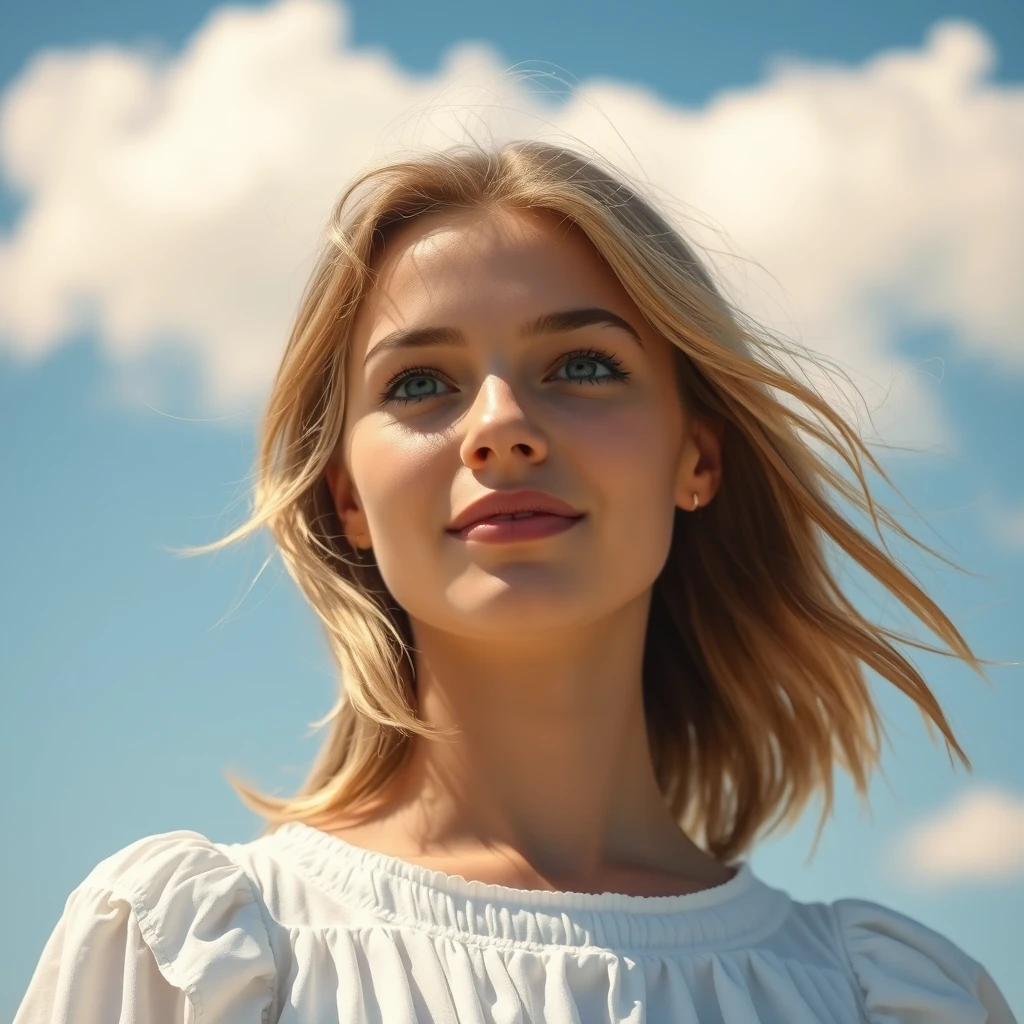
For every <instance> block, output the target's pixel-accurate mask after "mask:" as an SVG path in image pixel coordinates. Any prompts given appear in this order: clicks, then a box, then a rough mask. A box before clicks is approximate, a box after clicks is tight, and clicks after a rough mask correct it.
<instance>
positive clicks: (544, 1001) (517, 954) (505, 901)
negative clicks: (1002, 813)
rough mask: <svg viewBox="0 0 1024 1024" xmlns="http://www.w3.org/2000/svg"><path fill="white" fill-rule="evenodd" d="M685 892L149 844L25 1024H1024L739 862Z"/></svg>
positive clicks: (881, 922) (71, 921) (44, 961)
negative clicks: (529, 881) (610, 889)
mask: <svg viewBox="0 0 1024 1024" xmlns="http://www.w3.org/2000/svg"><path fill="white" fill-rule="evenodd" d="M733 866H734V867H736V868H737V869H738V871H737V874H736V875H735V876H734V877H733V878H731V879H730V880H729V881H728V882H726V883H725V884H723V885H719V886H716V887H714V888H712V889H707V890H704V891H703V892H697V893H692V894H688V895H684V896H625V895H621V894H615V893H604V894H602V895H597V894H593V893H573V892H544V891H531V890H525V889H513V888H507V887H504V886H498V885H486V884H484V883H482V882H472V881H466V880H465V879H464V878H462V877H461V876H458V875H447V874H444V873H442V872H438V871H432V870H430V869H428V868H425V867H421V866H419V865H415V864H411V863H408V862H406V861H403V860H399V859H398V858H395V857H391V856H387V855H385V854H382V853H377V852H376V851H370V850H364V849H361V848H359V847H356V846H353V845H351V844H350V843H346V842H345V841H343V840H341V839H339V838H337V837H335V836H332V835H329V834H327V833H325V832H321V831H319V830H317V829H314V828H312V827H310V826H308V825H301V824H289V825H285V826H283V827H281V828H280V829H279V830H278V831H277V832H275V833H274V834H272V835H269V836H263V837H261V838H259V839H257V840H255V841H253V842H249V843H213V842H211V841H210V840H208V839H206V838H205V837H204V836H202V835H199V834H198V833H196V832H187V831H178V832H167V833H164V834H162V835H154V836H148V837H146V838H144V839H140V840H138V841H137V842H134V843H132V844H130V845H129V846H126V847H125V848H124V849H122V850H120V851H118V852H117V853H115V854H113V855H112V856H110V857H108V858H107V859H106V860H103V861H101V862H100V863H99V864H98V865H97V866H96V867H95V868H94V869H93V870H92V872H90V874H89V875H88V877H87V878H86V879H85V880H84V881H83V882H82V884H81V885H79V886H78V888H76V889H75V890H74V892H72V894H71V896H70V897H69V898H68V901H67V903H66V904H65V907H64V912H63V914H62V916H61V918H60V920H59V921H58V922H57V925H56V927H55V929H54V931H53V933H52V935H51V936H50V938H49V939H48V940H47V943H46V945H45V947H44V949H43V952H42V957H41V959H40V960H39V963H38V966H37V967H36V970H35V973H34V974H33V976H32V980H31V982H30V983H29V987H28V991H27V993H26V995H25V997H24V1000H23V1002H22V1004H21V1007H20V1009H19V1010H18V1014H17V1016H16V1017H15V1024H56V1022H58V1021H60V1022H73V1024H115V1022H118V1024H172V1022H173V1024H182V1022H186V1024H271V1022H281V1024H298V1022H303V1024H314V1022H315V1024H330V1022H339V1024H356V1022H359V1024H370V1022H373V1024H378V1022H381V1024H412V1022H420V1024H426V1022H432V1024H456V1022H462V1024H469V1022H472V1024H483V1022H495V1024H498V1022H500V1024H541V1022H543V1024H599V1022H606V1021H607V1022H610V1021H616V1022H624V1021H629V1022H633V1024H641V1022H645V1024H697V1022H700V1024H864V1022H869V1024H897V1022H915V1024H923V1022H928V1024H985V1022H988V1024H1016V1022H1015V1021H1014V1017H1013V1014H1012V1013H1011V1012H1010V1008H1009V1007H1008V1006H1007V1004H1006V1002H1005V1000H1004V999H1003V997H1002V996H1001V995H1000V993H999V991H998V989H997V988H996V986H995V985H994V984H993V982H992V979H991V978H990V977H989V975H988V973H987V972H986V971H985V969H984V968H983V967H982V966H981V965H980V964H979V963H977V962H976V961H975V960H972V959H971V957H969V956H968V955H967V954H966V953H964V952H963V951H962V950H961V949H959V948H958V947H957V946H956V945H954V944H953V943H952V942H950V941H949V940H948V939H946V938H944V937H943V936H941V935H939V934H938V933H936V932H934V931H932V930H931V929H929V928H926V927H925V926H924V925H923V924H920V923H918V922H917V921H914V920H912V919H911V918H908V917H905V916H904V915H902V914H900V913H897V912H896V911H894V910H889V909H887V908H885V907H882V906H879V905H878V904H875V903H869V902H867V901H865V900H855V899H843V900H838V901H836V902H835V903H831V904H826V903H797V902H795V901H794V900H792V899H790V898H789V896H787V895H786V894H785V893H784V892H782V891H780V890H777V889H773V888H771V887H769V886H768V885H766V884H765V883H763V882H762V881H760V880H759V879H758V878H756V877H755V876H754V875H753V874H752V873H751V869H750V867H749V864H748V863H747V862H746V861H740V862H737V863H736V864H734V865H733Z"/></svg>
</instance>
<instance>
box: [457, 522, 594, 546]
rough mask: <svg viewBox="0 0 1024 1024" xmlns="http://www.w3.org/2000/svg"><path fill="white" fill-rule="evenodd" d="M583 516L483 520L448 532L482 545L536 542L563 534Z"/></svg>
mask: <svg viewBox="0 0 1024 1024" xmlns="http://www.w3.org/2000/svg"><path fill="white" fill-rule="evenodd" d="M582 518H583V516H575V517H574V518H569V517H568V516H553V515H533V516H524V517H523V518H522V519H497V520H495V519H485V520H481V521H480V522H479V523H473V524H472V525H470V526H467V527H465V528H464V529H462V530H451V531H449V532H450V533H451V535H452V536H453V537H458V538H459V539H460V540H473V541H480V542H482V543H484V544H506V543H508V542H509V541H515V540H537V539H538V538H540V537H552V536H554V535H555V534H556V533H564V532H565V531H566V530H569V529H571V528H572V527H573V526H575V525H576V524H577V523H578V522H579V521H580V520H581V519H582Z"/></svg>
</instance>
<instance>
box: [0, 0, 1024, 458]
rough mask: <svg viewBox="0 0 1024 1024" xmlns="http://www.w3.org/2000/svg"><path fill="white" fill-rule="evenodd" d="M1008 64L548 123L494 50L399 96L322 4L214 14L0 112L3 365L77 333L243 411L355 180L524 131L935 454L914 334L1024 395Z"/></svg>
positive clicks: (548, 115) (621, 89)
mask: <svg viewBox="0 0 1024 1024" xmlns="http://www.w3.org/2000/svg"><path fill="white" fill-rule="evenodd" d="M993 62H994V53H993V50H992V47H991V45H990V43H989V42H988V40H987V39H986V38H985V37H984V35H983V34H981V33H980V32H979V31H978V30H977V29H976V28H975V27H973V26H972V25H970V24H968V23H965V22H956V21H953V22H943V23H939V24H938V25H936V26H935V27H934V28H933V30H932V31H931V32H930V33H929V35H928V38H927V39H926V40H925V42H924V43H923V45H922V47H921V48H920V49H916V50H906V51H891V52H884V53H881V54H879V55H878V56H876V57H875V58H873V59H871V60H869V61H868V62H866V63H865V64H863V65H862V66H859V67H852V68H845V67H835V66H822V65H810V64H801V63H796V62H792V61H790V62H787V63H785V64H778V65H776V66H774V67H773V68H772V69H771V71H770V73H769V74H768V75H767V77H766V79H765V81H764V82H763V83H762V84H760V85H758V86H757V87H754V88H748V89H742V90H730V91H724V92H722V93H720V94H718V95H717V96H716V97H715V98H714V99H713V100H712V101H711V102H710V103H709V104H708V105H707V106H706V107H705V108H703V109H701V110H687V109H684V108H681V107H679V106H674V105H672V104H670V103H667V102H665V101H663V100H661V99H659V98H658V97H657V96H655V95H653V94H651V93H650V92H648V91H646V90H644V89H642V88H638V87H636V86H634V85H628V84H625V83H621V82H612V81H591V82H585V83H583V84H582V85H580V86H579V87H578V88H576V89H575V90H573V91H572V92H571V93H569V94H568V95H567V96H564V97H561V98H559V99H558V100H557V101H556V102H552V101H551V99H550V97H549V98H544V97H542V96H540V95H538V93H537V90H536V88H535V83H534V82H532V81H531V80H530V79H528V78H523V77H522V76H517V75H511V74H505V73H503V71H502V65H501V62H500V59H499V57H498V55H497V54H495V53H494V52H492V51H490V50H489V49H487V48H486V47H480V46H476V45H472V46H469V45H467V46H461V47H458V48H456V49H454V50H453V51H452V52H451V53H450V54H449V55H448V58H447V60H446V61H445V63H444V64H443V66H442V67H441V68H440V69H439V71H438V72H437V74H435V75H432V76H417V75H413V74H410V73H407V72H405V71H404V70H403V69H401V68H400V67H398V66H397V65H396V64H395V63H394V62H393V61H392V60H391V59H390V58H389V57H388V56H387V55H386V54H384V53H381V52H378V51H370V50H357V49H355V48H353V47H352V46H351V45H350V43H349V41H348V35H347V13H346V10H345V8H343V7H339V6H337V5H335V4H332V3H328V2H325V0H282V2H279V3H276V4H273V5H270V6H266V7H261V8H258V9H251V8H223V9H220V10H218V11H217V12H215V14H214V15H213V16H212V17H211V18H210V19H209V20H208V21H207V23H206V24H205V25H204V26H203V27H202V28H201V29H200V30H199V31H198V32H197V33H196V35H195V36H194V37H193V39H192V40H191V41H190V42H189V44H188V45H187V47H186V48H185V49H184V51H183V52H182V53H180V54H177V55H173V56H169V55H162V54H158V53H153V52H147V51H144V50H134V51H133V50H127V49H122V48H117V47H98V48H90V49H83V50H79V51H60V52H56V51H54V52H45V53H41V54H39V55H38V56H37V57H36V59H35V60H33V61H32V62H31V63H30V64H29V65H28V66H27V68H26V69H25V71H24V73H23V74H22V75H21V77H20V78H19V79H18V80H17V81H15V82H14V83H13V84H12V85H11V86H10V87H9V89H8V90H7V93H6V95H5V96H4V98H3V105H2V110H0V166H2V168H3V172H4V174H5V176H6V180H7V182H8V184H9V185H10V186H12V187H13V188H14V189H16V190H17V191H18V192H20V193H21V194H22V195H23V196H24V199H25V204H26V205H25V208H24V214H23V215H22V216H21V218H20V219H19V221H18V223H17V224H16V225H15V227H14V229H13V231H12V233H11V235H10V236H9V237H8V238H7V239H5V240H3V241H0V345H2V346H3V347H5V348H6V349H8V350H9V351H11V352H13V353H15V354H16V355H18V356H19V357H21V358H23V359H26V360H27V359H36V358H41V357H43V356H44V355H45V354H46V353H47V352H49V351H52V350H53V349H54V348H55V347H56V346H58V345H60V344H62V343H63V342H64V341H65V340H66V339H67V338H68V337H69V336H70V335H71V334H72V333H73V332H75V331H77V330H81V329H83V328H89V329H93V330H94V331H95V333H96V337H97V339H98V342H99V344H101V345H102V346H103V347H104V349H105V351H106V352H107V354H108V355H109V357H110V360H111V362H112V364H113V365H114V366H115V367H117V368H119V369H121V370H122V371H124V370H125V369H128V370H130V371H131V370H132V368H134V371H137V370H138V369H139V368H140V367H141V368H143V370H144V368H145V367H146V365H147V360H151V359H152V357H153V355H154V353H159V352H161V351H170V352H173V353H177V354H178V355H179V356H181V355H184V356H186V357H187V358H194V360H195V362H196V365H197V366H198V368H199V370H200V382H201V385H202V388H203V393H202V394H201V395H200V396H199V403H200V407H201V408H204V409H205V410H206V411H207V412H209V413H211V414H216V413H225V412H227V413H230V412H233V411H237V410H238V409H239V408H240V407H242V406H243V405H245V406H251V405H252V404H253V403H257V402H259V401H261V400H262V397H263V396H264V394H265V391H266V388H267V387H268V385H269V381H270V379H271V376H272V374H273V371H274V368H275V366H276V362H277V359H278V358H279V356H280V353H281V350H282V348H283V345H284V341H285V338H286V335H287V331H288V327H289V325H290V320H291V317H292V315H293V314H294V310H295V306H296V303H297V301H298V298H299V294H300V292H301V289H302V286H303V284H304V282H305V279H306V277H307V275H308V272H309V269H310V267H311V262H312V256H313V253H314V251H315V248H316V245H317V242H318V240H319V237H320V232H321V230H322V227H323V224H324V221H325V217H326V214H327V212H328V209H329V207H330V205H331V203H332V202H333V200H334V198H335V197H336V195H337V193H338V192H339V191H340V189H341V187H342V186H343V185H344V183H345V181H346V180H347V179H348V178H349V177H351V176H352V175H353V174H354V173H355V172H357V171H358V170H360V169H362V168H363V167H365V166H366V165H367V163H369V162H372V161H375V160H378V159H380V158H382V157H386V156H390V155H393V154H395V153H397V152H403V151H407V150H408V149H410V148H413V149H414V148H417V147H420V146H439V145H445V144H447V143H449V142H453V141H460V140H461V139H463V138H465V136H466V134H467V133H471V134H473V135H474V136H475V137H480V136H481V135H483V136H484V137H487V138H493V139H499V140H500V139H502V138H506V137H511V136H520V135H526V134H529V135H531V136H534V137H545V138H552V139H563V140H565V139H568V140H575V141H576V142H577V143H579V144H583V145H585V146H590V147H593V148H595V149H596V150H597V151H599V152H601V153H602V154H605V155H606V156H607V157H608V158H609V159H611V160H612V161H613V162H616V163H617V164H619V165H620V166H622V167H623V168H624V170H626V171H627V172H628V173H630V174H632V175H633V177H634V179H639V180H640V181H641V182H642V183H643V184H644V186H645V187H646V188H648V190H649V191H651V192H652V193H653V194H654V195H655V197H656V198H659V199H661V200H662V201H663V202H666V203H668V204H669V206H670V209H671V211H672V215H673V216H674V217H675V218H676V219H677V220H678V221H679V222H680V223H681V224H682V226H683V227H684V229H686V230H687V231H689V233H690V234H691V236H692V237H694V238H695V239H696V240H697V241H698V242H700V243H702V244H703V245H704V246H706V247H707V249H708V251H709V258H711V260H712V262H713V263H714V265H715V266H716V268H717V270H718V272H719V274H720V276H721V278H722V280H723V281H724V283H725V285H726V287H727V290H728V291H729V294H730V295H731V296H733V297H734V298H735V299H736V301H737V302H738V303H740V304H741V305H742V306H743V307H744V308H745V309H747V310H749V311H750V312H751V313H752V314H753V315H755V316H756V317H758V318H760V319H761V320H762V321H764V322H765V323H767V324H768V325H769V326H770V327H772V328H774V329H777V330H779V331H781V332H782V333H784V334H786V335H788V336H790V337H795V338H797V339H798V340H799V341H802V342H803V343H804V344H806V345H808V346H809V347H811V348H813V349H816V350H819V351H822V352H824V353H825V354H827V355H829V356H831V357H833V358H836V359H838V360H840V361H841V362H842V363H843V364H845V365H846V366H847V367H849V368H850V369H851V370H852V371H853V373H854V379H855V380H856V381H857V383H858V384H859V385H860V386H861V387H862V389H864V390H865V394H866V397H867V398H868V402H869V405H870V406H871V407H872V408H873V410H874V412H875V414H876V417H877V418H876V425H877V426H878V428H879V429H880V430H882V432H883V433H885V434H886V436H887V437H888V438H889V439H891V440H892V439H896V440H911V441H913V440H916V441H936V440H944V439H946V438H944V434H943V423H942V420H941V416H940V414H939V409H938V402H937V397H936V390H935V386H934V379H933V375H932V372H931V371H932V368H931V367H930V366H918V365H915V364H914V363H913V362H911V361H909V360H907V359H906V358H905V357H903V356H901V354H900V350H899V345H898V340H899V337H900V333H901V331H902V330H905V329H906V328H907V327H908V326H915V325H916V326H933V327H938V328H940V329H942V330H943V331H945V332H948V334H949V336H950V338H951V340H952V342H953V343H954V344H958V345H960V346H963V347H964V348H966V349H968V350H970V351H972V352H974V353H976V354H977V356H978V357H979V358H984V359H987V360H989V361H990V362H991V363H992V364H994V365H996V366H997V367H999V368H1000V369H1002V370H1005V371H1007V372H1012V373H1020V372H1024V299H1022V290H1021V289H1020V288H1019V287H1017V285H1016V283H1015V282H1014V281H1012V280H1011V274H1012V273H1013V272H1014V271H1015V269H1016V268H1017V267H1019V266H1020V261H1021V255H1022V252H1021V242H1020V239H1021V227H1022V226H1024V189H1022V188H1021V186H1020V182H1021V181H1022V180H1024V90H1022V89H1019V88H1011V87H1005V86H997V85H994V84H992V83H991V82H990V81H987V78H986V76H987V73H988V72H989V70H990V69H991V67H992V65H993ZM758 265H760V267H763V268H764V270H762V269H760V267H759V266H758ZM134 371H132V372H134ZM885 395H888V396H889V398H888V400H886V401H884V402H883V401H882V399H883V396H885Z"/></svg>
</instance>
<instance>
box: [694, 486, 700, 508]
mask: <svg viewBox="0 0 1024 1024" xmlns="http://www.w3.org/2000/svg"><path fill="white" fill-rule="evenodd" d="M699 504H700V498H698V497H697V492H696V491H694V492H693V510H692V511H694V512H696V511H697V506H698V505H699Z"/></svg>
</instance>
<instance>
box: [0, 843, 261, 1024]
mask: <svg viewBox="0 0 1024 1024" xmlns="http://www.w3.org/2000/svg"><path fill="white" fill-rule="evenodd" d="M275 975H276V971H275V966H274V957H273V952H272V949H271V945H270V940H269V936H268V931H267V926H266V924H265V922H264V917H263V914H262V912H261V904H260V903H259V901H258V900H257V898H256V894H255V891H254V889H253V887H252V884H251V882H250V880H249V878H248V876H247V875H246V874H245V872H244V871H243V870H242V868H240V867H239V866H238V865H236V864H235V863H234V862H233V861H232V860H230V859H229V858H228V857H227V856H226V855H225V854H224V853H222V852H221V851H220V850H218V849H217V848H216V847H215V846H214V845H213V844H212V843H211V842H210V841H209V840H208V839H206V838H205V837H204V836H202V835H200V834H199V833H197V832H188V831H177V832H166V833H163V834H160V835H154V836H148V837H146V838H144V839H140V840H138V841H136V842H134V843H132V844H130V845H129V846H126V847H125V848H124V849H122V850H119V851H118V852H117V853H115V854H113V855H112V856H110V857H108V858H107V859H106V860H103V861H101V862H100V863H99V864H98V865H97V866H96V867H95V868H94V869H93V870H92V871H91V872H90V873H89V875H88V876H87V877H86V879H85V880H84V881H83V882H82V883H81V885H79V886H78V887H77V888H76V889H75V890H74V891H73V892H72V893H71V895H70V896H69V897H68V900H67V902H66V904H65V906H64V911H63V913H62V915H61V917H60V919H59V920H58V922H57V925H56V927H55V928H54V930H53V932H52V933H51V935H50V937H49V939H48V940H47V942H46V945H45V946H44V948H43V952H42V955H41V957H40V959H39V962H38V964H37V965H36V968H35V972H34V973H33V975H32V978H31V981H30V982H29V986H28V990H27V992H26V993H25V996H24V998H23V999H22V1002H21V1006H20V1008H19V1009H18V1012H17V1014H16V1016H15V1018H14V1024H58V1022H60V1024H65V1022H68V1024H71V1022H73V1024H114V1022H117V1024H202V1022H207V1024H213V1022H217V1024H269V1022H270V1021H271V1020H273V1019H274V1016H273V1015H274V1013H275V1007H274V1005H273V1004H274V983H275Z"/></svg>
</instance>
